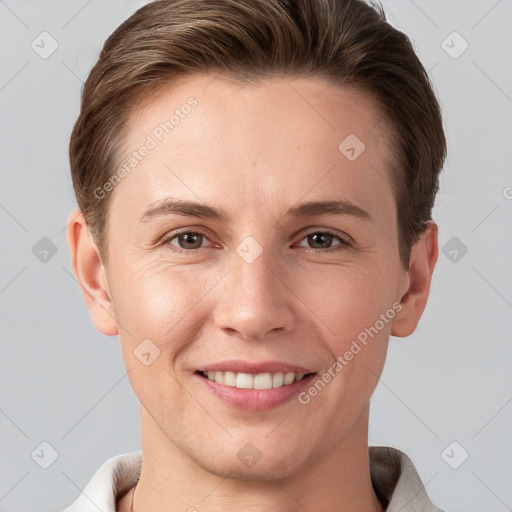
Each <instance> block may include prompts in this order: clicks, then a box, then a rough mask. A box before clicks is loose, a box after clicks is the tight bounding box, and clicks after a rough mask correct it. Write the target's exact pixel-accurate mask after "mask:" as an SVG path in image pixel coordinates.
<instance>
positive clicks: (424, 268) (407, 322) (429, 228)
mask: <svg viewBox="0 0 512 512" xmlns="http://www.w3.org/2000/svg"><path fill="white" fill-rule="evenodd" d="M437 256H438V227H437V224H436V223H435V222H434V221H433V220H430V221H428V222H427V223H426V228H425V230H424V231H423V233H421V235H420V238H419V240H418V241H417V242H416V243H415V244H414V245H413V247H412V249H411V256H410V259H409V272H408V274H409V283H410V284H409V289H408V290H407V291H406V293H405V295H404V296H403V297H402V300H401V305H402V309H401V310H400V312H399V313H398V314H397V315H396V316H395V318H394V319H393V323H392V325H391V334H392V335H393V336H398V337H405V336H409V335H410V334H412V333H413V332H414V331H415V329H416V327H417V325H418V322H419V321H420V318H421V315H422V314H423V311H424V309H425V306H426V304H427V299H428V294H429V291H430V282H431V280H432V272H433V271H434V266H435V264H436V262H437Z"/></svg>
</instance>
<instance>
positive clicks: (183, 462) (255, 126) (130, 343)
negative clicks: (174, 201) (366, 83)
mask: <svg viewBox="0 0 512 512" xmlns="http://www.w3.org/2000/svg"><path fill="white" fill-rule="evenodd" d="M190 96H194V97H195V98H196V99H197V101H198V105H197V106H196V107H195V108H194V109H193V110H192V112H191V113H190V114H189V115H188V116H187V117H185V118H184V119H182V120H181V121H180V123H179V125H178V126H176V127H175V129H174V130H173V131H172V133H170V134H168V135H167V136H166V137H165V138H164V139H163V140H162V141H161V142H160V143H159V144H158V146H157V147H156V148H154V149H152V150H151V152H150V153H149V154H148V155H147V156H146V157H145V158H144V159H143V160H142V161H141V162H140V163H139V164H138V166H137V167H136V168H135V169H134V170H133V171H132V172H131V173H130V174H129V175H128V176H127V177H125V178H124V179H123V180H122V181H121V182H120V183H119V184H118V185H117V186H116V187H115V189H114V190H113V191H112V192H110V194H112V195H111V197H110V200H111V205H110V211H109V215H108V224H107V237H108V265H107V266H105V265H104V264H103V263H102V260H101V259H100V257H99V254H98V251H97V249H96V246H95V244H94V242H93V241H92V238H91V236H90V234H89V231H88V229H87V225H86V223H85V221H84V218H83V216H82V215H81V214H80V212H77V211H76V212H73V213H72V214H71V215H70V218H69V220H70V223H69V227H68V232H67V235H68V243H69V247H70V251H71V262H72V266H73V270H74V272H75V275H76V276H77V278H78V280H79V282H80V285H81V287H82V290H83V294H84V297H85V300H86V302H87V305H88V308H89V311H90V315H91V318H92V320H93V322H94V324H95V326H96V328H97V329H98V330H99V331H100V332H102V333H103V334H105V335H107V336H112V335H117V334H119V335H120V340H121V346H122V351H123V357H124V361H125V365H126V369H127V372H128V376H129V379H130V382H131V385H132V387H133V390H134V392H135V394H136V396H137V398H138V400H139V402H140V414H141V425H142V449H143V456H144V464H143V468H142V474H141V478H140V481H139V483H138V485H137V487H136V492H135V495H134V510H135V511H141V510H144V511H145V512H157V511H159V512H161V511H163V510H165V511H171V512H172V511H178V510H179V511H183V510H189V509H191V507H195V508H196V509H197V510H198V511H200V512H207V511H218V510H230V511H242V510H244V511H254V512H256V511H263V510H275V511H280V512H288V511H289V512H292V511H296V510H297V509H298V508H301V507H302V508H303V509H305V510H308V511H311V512H313V511H320V510H344V511H356V510H357V511H361V510H366V511H382V510H384V508H383V506H382V505H381V504H380V502H379V501H378V499H377V497H376V495H375V493H374V491H373V488H372V485H371V480H370V472H369V460H368V416H369V401H370V397H371V395H372V393H373V391H374V389H375V387H376V385H377V383H378V379H379V377H380V374H381V371H382V368H383V365H384V362H385V357H386V351H387V345H388V340H389V336H390V335H394V336H398V337H403V336H408V335H410V334H411V333H412V332H413V331H414V330H415V328H416V326H417V324H418V321H419V319H420V317H421V315H422V313H423V310H424V308H425V305H426V301H427V297H428V293H429V288H430V281H431V275H432V271H433V269H434V265H435V263H436V260H437V252H438V245H437V244H438V241H437V226H436V224H435V223H434V222H433V221H430V222H429V223H428V224H427V228H426V230H425V231H424V233H423V234H422V235H421V237H420V240H419V241H418V242H417V243H416V244H415V245H414V246H413V248H412V252H411V258H410V264H409V268H404V267H403V265H402V264H401V262H400V258H399V253H398V231H397V217H396V204H395V201H394V197H393V189H392V188H391V186H390V184H389V182H390V178H389V177H390V174H389V172H390V171H389V170H388V167H389V162H390V153H389V148H388V145H387V144H388V143H387V132H386V128H385V126H384V125H383V124H382V123H380V124H379V122H378V121H379V120H380V119H381V113H380V111H379V109H378V108H377V105H376V104H375V103H374V102H373V101H372V98H370V97H369V96H367V95H366V94H365V93H363V92H362V91H360V90H357V89H354V88H352V87H347V86H344V87H339V86H334V85H332V84H329V83H327V82H326V81H324V80H322V79H320V78H313V77H307V78H306V77H302V78H293V79H291V78H286V79H285V78H275V79H264V80H262V81H261V82H259V83H258V84H252V85H247V86H240V85H235V84H233V83H231V82H230V81H229V80H227V79H226V78H225V77H218V78H216V79H215V80H213V81H212V76H207V75H194V76H189V77H187V78H186V79H182V80H180V81H179V82H177V83H175V84H173V85H172V86H170V87H169V88H168V89H165V90H164V91H161V92H159V93H158V96H156V97H154V98H151V101H149V102H148V105H146V106H145V107H144V108H139V109H138V110H137V112H135V113H134V115H133V116H132V118H131V120H130V123H129V125H128V128H129V129H128V132H127V139H126V142H127V148H128V153H129V152H130V151H133V150H135V149H136V148H138V147H140V145H141V144H143V143H144V141H145V140H146V137H147V135H148V134H150V133H151V132H152V130H153V129H154V128H155V126H157V125H158V124H159V123H160V122H162V121H163V120H165V119H168V117H169V114H168V113H169V112H172V111H173V110H174V109H175V108H177V107H179V106H180V105H183V104H184V103H186V101H187V99H188V98H189V97H190ZM349 134H357V136H358V138H359V139H360V140H361V141H363V142H364V144H365V146H366V149H365V151H364V152H363V153H362V154H361V155H360V156H359V157H358V158H357V159H356V160H354V161H349V160H348V159H347V158H345V156H344V155H343V154H342V153H341V152H340V151H339V150H338V145H339V144H340V142H341V141H342V140H344V139H345V138H346V137H347V135H349ZM166 197H174V198H180V199H184V200H192V201H198V202H201V203H204V204H208V205H210V206H214V207H216V208H222V209H224V210H225V211H226V212H227V214H228V216H229V217H228V219H227V221H226V222H222V221H219V220H215V219H204V218H195V217H185V216H181V215H176V214H170V215H166V216H160V217H155V218H152V219H151V220H150V221H148V222H141V220H140V217H141V216H142V214H143V213H144V212H145V211H146V209H147V208H148V206H149V205H151V204H153V203H154V202H156V201H158V200H161V199H162V198H166ZM340 198H342V199H344V200H348V201H351V202H352V203H354V204H355V205H357V206H359V207H360V208H362V209H364V210H366V211H367V212H368V213H369V214H370V217H371V219H370V220H365V219H361V218H357V217H354V216H351V215H337V216H335V215H326V214H322V215H316V216H314V217H310V218H308V217H304V218H292V217H287V216H286V212H287V211H288V209H289V208H290V207H292V206H294V205H296V204H298V203H301V202H304V201H316V200H326V199H340ZM180 228H188V229H189V230H190V231H192V232H193V231H194V230H203V231H204V232H205V236H203V237H202V236H201V235H199V237H198V238H196V239H194V238H192V239H191V238H189V239H186V238H185V239H184V238H183V237H175V238H174V239H172V240H171V241H167V242H166V243H160V242H159V241H160V240H161V239H162V237H163V236H164V235H166V234H169V235H170V236H171V237H172V235H173V234H176V230H178V229H180ZM326 229H327V230H329V231H334V232H335V236H334V237H333V238H332V239H329V238H327V240H325V239H324V240H322V239H321V238H320V241H319V242H318V240H317V242H316V243H315V240H314V239H313V240H311V239H310V237H309V238H308V235H310V234H314V233H323V232H325V230H326ZM249 235H250V236H252V237H254V239H256V240H257V242H258V243H259V245H260V246H261V248H262V251H263V252H262V253H261V255H260V256H259V257H258V258H257V259H256V260H255V261H254V262H252V263H247V262H246V261H244V259H242V258H241V257H240V256H239V254H238V253H237V251H236V249H237V247H238V246H239V245H240V243H241V242H242V241H243V240H244V239H245V238H246V237H247V236H249ZM336 236H340V238H339V239H338V238H336ZM347 237H350V238H347ZM342 240H345V241H347V240H348V241H350V243H351V245H350V246H347V245H345V244H343V243H342ZM180 248H181V249H182V250H183V251H188V252H186V253H182V254H180V253H178V252H173V249H175V250H179V249H180ZM314 249H317V252H314ZM400 302H401V306H402V309H401V311H400V312H399V313H397V314H396V316H395V317H394V318H393V320H392V321H390V322H389V323H386V324H385V326H384V328H383V329H381V330H380V331H379V333H378V335H377V336H375V337H374V338H373V339H371V341H370V342H369V343H368V344H367V345H366V346H365V347H364V349H362V350H361V351H360V352H359V353H358V354H357V355H355V356H354V358H353V359H352V360H351V361H350V362H349V364H347V365H346V366H345V367H344V368H343V370H342V371H341V372H339V373H337V374H336V377H335V378H333V379H332V380H331V382H330V383H329V384H328V385H327V386H326V387H325V388H324V389H322V391H321V392H319V393H318V394H317V395H316V396H315V397H313V398H311V400H310V402H309V403H308V404H305V405H304V404H301V403H300V402H299V401H298V400H297V399H295V398H293V399H291V400H288V401H287V402H285V403H283V404H281V405H279V406H278V407H275V408H273V409H270V410H267V411H244V410H240V409H237V408H234V407H231V406H229V405H227V404H226V403H224V402H223V401H221V400H219V399H218V398H217V397H216V396H214V395H213V394H212V393H210V392H208V391H207V390H206V389H205V387H204V386H203V385H201V384H202V383H201V382H198V377H197V376H196V375H194V372H195V370H197V369H198V368H200V367H201V365H205V364H207V363H213V362H218V361H222V360H226V359H244V360H249V361H257V362H260V361H264V360H269V359H272V360H280V361H286V362H289V363H293V364H298V365H301V366H304V367H306V368H309V369H312V370H313V371H317V372H318V373H319V374H322V372H324V371H326V370H327V369H328V368H330V367H332V365H333V363H334V361H336V357H337V356H338V355H340V354H344V353H345V352H346V351H347V350H348V348H349V347H350V344H351V342H352V341H353V340H354V339H356V338H357V336H358V334H359V333H360V332H362V331H364V329H365V328H367V327H369V326H373V325H374V324H375V322H376V320H378V319H379V315H380V314H383V313H385V312H386V311H387V310H389V309H390V308H391V306H392V305H393V304H394V303H397V304H398V303H400ZM144 339H150V340H151V342H152V343H154V344H155V345H156V346H157V347H158V348H159V350H160V355H159V357H157V358H156V359H155V360H154V361H153V362H152V363H151V364H150V365H149V366H145V365H144V364H142V363H141V361H140V360H139V359H138V358H137V357H135V356H134V350H135V349H136V347H137V346H138V345H139V344H140V343H141V341H142V340H144ZM248 442H251V443H253V444H254V445H255V446H256V447H257V449H258V450H259V451H260V452H261V454H262V457H261V459H260V460H259V461H258V462H257V463H256V464H255V465H254V466H252V467H251V468H248V467H246V466H245V465H244V464H242V463H241V461H240V460H239V458H238V457H237V452H238V451H239V450H240V449H241V448H242V447H243V446H244V445H246V443H248ZM298 447H300V448H298ZM132 493H133V489H132V490H130V491H129V492H128V493H127V494H126V495H125V496H124V497H123V498H122V499H121V500H120V501H119V503H118V510H120V511H125V510H129V506H130V502H131V500H132Z"/></svg>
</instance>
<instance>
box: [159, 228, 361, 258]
mask: <svg viewBox="0 0 512 512" xmlns="http://www.w3.org/2000/svg"><path fill="white" fill-rule="evenodd" d="M186 234H192V235H203V236H204V237H205V238H207V239H208V234H207V233H205V232H204V231H202V230H200V229H197V230H183V231H178V232H173V233H171V234H169V235H168V236H165V237H164V238H162V240H161V242H160V244H161V245H164V246H171V247H172V249H171V250H172V251H174V252H177V253H182V254H188V253H191V252H197V251H199V250H200V249H205V247H199V248H197V249H183V248H181V247H177V246H175V245H171V243H170V242H171V241H172V240H174V239H175V238H177V237H179V236H180V235H186ZM318 234H322V235H330V236H332V237H334V238H337V239H338V240H339V241H340V242H341V243H340V244H338V246H340V247H338V249H336V246H335V247H334V248H333V247H329V248H327V249H313V248H311V247H309V248H308V247H305V248H304V249H306V250H307V252H314V253H320V252H331V251H335V250H343V249H347V248H348V247H350V246H351V245H352V244H351V243H350V242H348V241H347V240H344V239H343V238H341V237H340V236H339V235H337V234H336V233H334V232H333V231H330V230H322V231H320V230H317V231H310V232H309V233H306V234H305V235H304V236H303V237H302V238H301V239H300V242H302V241H303V240H304V239H305V238H307V237H308V236H310V235H318Z"/></svg>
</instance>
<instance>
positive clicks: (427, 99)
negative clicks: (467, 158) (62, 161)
mask: <svg viewBox="0 0 512 512" xmlns="http://www.w3.org/2000/svg"><path fill="white" fill-rule="evenodd" d="M201 72H225V73H226V74H227V75H229V76H230V78H233V80H235V79H238V80H240V81H248V80H250V79H255V80H257V79H260V78H265V77H271V76H276V75H281V76H290V77H292V76H318V77H323V78H325V79H327V80H328V81H329V82H331V83H334V84H337V85H341V86H342V85H355V86H357V87H359V88H361V89H362V90H365V91H367V92H368V93H369V94H370V95H371V96H372V97H373V98H374V99H375V100H376V101H377V104H378V105H379V106H380V107H381V110H382V112H383V113H384V118H385V119H384V121H385V124H386V125H388V126H390V127H391V130H390V132H391V133H389V140H390V141H392V144H391V147H390V148H389V149H390V154H392V155H393V161H394V165H393V166H392V167H393V169H391V170H390V180H391V181H390V184H391V186H392V187H393V190H394V196H395V200H396V205H397V215H398V236H399V253H400V259H401V261H402V263H403V265H404V266H405V267H408V265H409V257H410V250H411V246H412V244H413V243H414V242H416V241H417V240H418V236H419V234H421V233H422V232H423V231H424V229H425V222H426V221H427V220H429V219H431V215H432V208H433V205H434V201H435V196H436V193H437V191H438V187H439V173H440V171H441V168H442V166H443V163H444V159H445V157H446V140H445V135H444V131H443V126H442V118H441V111H440V107H439V104H438V101H437V99H436V96H435V94H434V91H433V88H432V84H431V82H430V80H429V77H428V74H427V72H426V71H425V69H424V67H423V65H422V64H421V62H420V61H419V59H418V57H417V56H416V54H415V52H414V50H413V47H412V45H411V42H410V40H409V38H408V37H407V36H406V35H405V34H403V33H402V32H400V31H399V30H396V29H395V28H393V27H392V26H391V25H390V24H389V23H388V22H387V21H386V17H385V14H384V11H383V8H382V6H380V5H378V6H377V5H369V4H367V3H365V2H364V1H362V0H156V1H154V2H152V3H149V4H147V5H145V6H144V7H142V8H140V9H139V10H138V11H136V12H135V13H134V14H133V15H132V16H131V17H130V18H128V19H127V20H126V21H124V22H123V23H122V24H121V25H120V26H119V27H118V28H117V29H116V30H115V31H114V32H113V33H112V34H111V35H110V37H109V38H108V39H107V41H106V42H105V44H104V46H103V49H102V51H101V54H100V57H99V60H98V62H97V63H96V65H95V66H94V67H93V69H92V70H91V73H90V75H89V77H88V79H87V81H86V82H85V84H84V87H83V90H82V103H81V110H80V114H79V116H78V119H77V121H76V123H75V125H74V128H73V132H72V134H71V140H70V145H69V157H70V164H71V174H72V179H73V187H74V190H75V194H76V197H77V201H78V206H79V208H80V210H81V211H82V213H83V214H84V217H85V220H86V222H87V224H88V227H89V229H90V230H91V234H92V236H93V238H94V241H95V243H96V245H97V247H98V250H99V252H100V255H102V259H103V260H104V261H106V254H107V251H106V237H105V231H106V219H107V214H108V206H109V203H110V201H109V198H108V197H106V198H104V199H102V200H98V199H97V197H96V196H95V194H94V191H95V190H97V188H98V187H101V186H102V184H104V183H105V182H107V181H108V180H109V177H111V176H112V175H113V173H114V171H115V169H116V166H117V165H118V164H119V162H118V160H119V153H120V148H121V147H122V143H123V139H124V137H125V134H126V123H127V120H128V118H129V116H130V114H131V112H133V111H134V109H135V108H136V106H137V105H138V104H140V101H141V100H142V99H144V98H147V97H148V95H149V93H154V92H156V91H157V90H158V89H160V88H161V87H162V86H165V85H167V86H168V85H169V84H172V82H173V80H175V79H176V78H177V77H183V76H186V75H190V74H193V73H201ZM340 142H341V141H340Z"/></svg>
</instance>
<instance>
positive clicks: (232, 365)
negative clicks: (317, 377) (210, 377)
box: [198, 359, 313, 374]
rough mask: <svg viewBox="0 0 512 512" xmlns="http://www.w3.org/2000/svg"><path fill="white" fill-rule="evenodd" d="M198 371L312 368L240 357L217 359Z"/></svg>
mask: <svg viewBox="0 0 512 512" xmlns="http://www.w3.org/2000/svg"><path fill="white" fill-rule="evenodd" d="M198 370H199V371H203V372H208V371H214V372H235V373H254V374H258V373H277V372H283V373H304V374H306V373H313V371H312V370H309V369H308V368H305V367H303V366H298V365H296V364H290V363H285V362H283V361H262V362H259V363H257V362H251V361H242V360H240V359H237V360H231V361H219V362H218V363H211V364H207V365H205V366H201V367H200V368H199V369H198Z"/></svg>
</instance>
